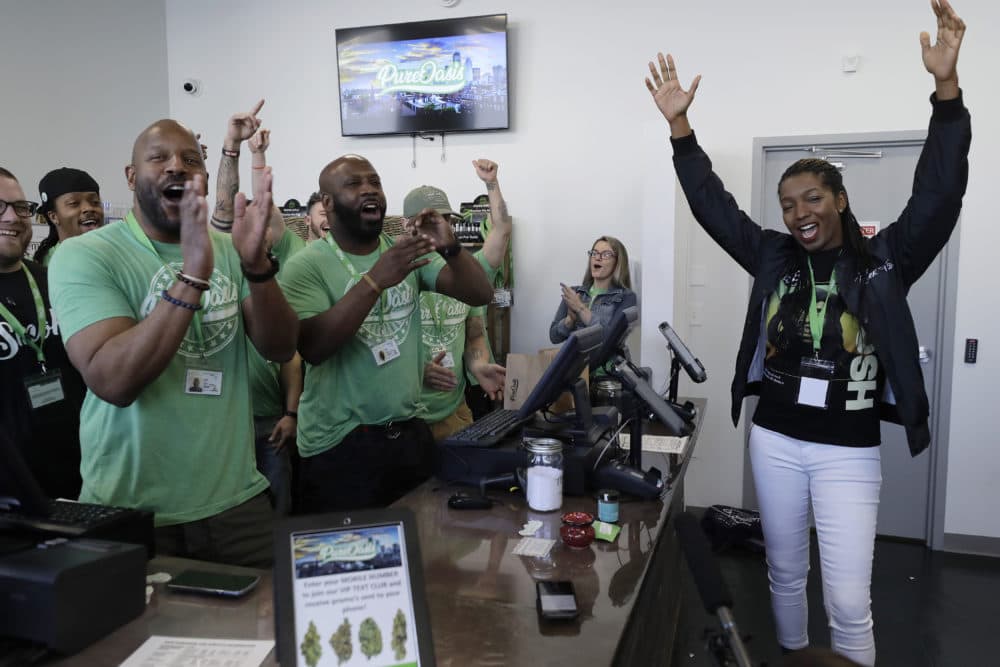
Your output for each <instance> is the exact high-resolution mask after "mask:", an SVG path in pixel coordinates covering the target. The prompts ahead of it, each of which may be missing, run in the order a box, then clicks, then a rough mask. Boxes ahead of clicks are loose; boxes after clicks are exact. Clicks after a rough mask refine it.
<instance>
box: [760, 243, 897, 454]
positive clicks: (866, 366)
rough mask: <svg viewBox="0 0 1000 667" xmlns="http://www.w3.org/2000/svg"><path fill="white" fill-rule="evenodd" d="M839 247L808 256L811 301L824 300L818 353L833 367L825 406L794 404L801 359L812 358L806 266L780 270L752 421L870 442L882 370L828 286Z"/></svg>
mask: <svg viewBox="0 0 1000 667" xmlns="http://www.w3.org/2000/svg"><path fill="white" fill-rule="evenodd" d="M839 255H840V249H834V250H829V251H823V252H819V253H815V254H813V255H811V256H810V259H811V262H812V269H813V275H814V277H815V280H816V303H817V304H818V305H820V306H821V305H822V304H824V303H826V313H825V319H824V324H823V333H822V337H821V339H820V349H819V353H818V357H819V359H821V360H825V361H827V362H831V363H832V364H833V378H832V379H831V380H830V382H829V389H828V392H827V395H826V408H825V409H824V408H820V407H813V406H811V405H803V404H801V403H800V402H799V385H800V381H801V377H800V376H801V367H802V359H803V358H804V357H805V358H808V357H815V356H817V354H816V352H815V350H814V346H813V338H812V334H811V329H810V325H809V317H808V310H809V308H810V307H811V305H810V286H809V274H808V271H803V270H797V271H793V272H791V273H790V274H789V275H786V276H785V277H784V278H783V279H782V280H781V282H780V283H779V285H778V288H777V290H776V291H775V292H774V293H773V294H772V295H771V297H770V300H769V302H768V307H767V314H766V322H767V330H766V331H767V333H766V335H767V356H766V358H765V361H764V376H763V378H762V381H761V391H760V403H759V404H758V406H757V411H756V413H754V417H753V421H754V423H755V424H758V425H760V426H763V427H764V428H767V429H770V430H772V431H777V432H778V433H783V434H785V435H787V436H790V437H793V438H797V439H800V440H807V441H809V442H819V443H828V444H834V445H847V446H854V447H871V446H875V445H878V444H879V443H880V442H881V436H880V430H879V411H878V405H877V402H878V398H879V397H880V396H881V395H882V390H883V387H884V385H885V373H884V371H883V370H882V365H881V364H880V362H879V358H878V355H877V354H876V351H875V347H874V345H873V344H872V342H871V340H870V339H869V338H868V336H867V335H866V332H865V331H864V329H862V327H861V326H860V325H859V323H858V320H857V318H856V317H855V316H854V315H853V314H851V313H849V312H847V310H846V307H845V304H844V301H843V299H841V297H840V295H839V294H838V291H837V290H836V288H835V289H834V290H833V291H831V290H830V278H831V277H832V275H833V266H834V264H835V263H836V261H837V257H839Z"/></svg>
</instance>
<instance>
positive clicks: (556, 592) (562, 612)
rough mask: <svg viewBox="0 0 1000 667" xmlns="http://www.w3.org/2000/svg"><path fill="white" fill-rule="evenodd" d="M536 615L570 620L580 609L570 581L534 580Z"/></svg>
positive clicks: (550, 618) (549, 618)
mask: <svg viewBox="0 0 1000 667" xmlns="http://www.w3.org/2000/svg"><path fill="white" fill-rule="evenodd" d="M535 591H536V592H537V594H538V597H537V600H536V603H537V605H538V615H539V616H541V617H542V618H544V619H548V620H571V619H574V618H576V617H577V616H578V615H579V613H580V611H579V609H577V606H576V591H574V590H573V582H572V581H536V582H535Z"/></svg>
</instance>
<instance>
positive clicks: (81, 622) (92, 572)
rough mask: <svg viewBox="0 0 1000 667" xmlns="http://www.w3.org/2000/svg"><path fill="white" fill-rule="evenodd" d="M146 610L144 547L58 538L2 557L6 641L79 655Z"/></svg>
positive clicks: (0, 606) (0, 614) (0, 592)
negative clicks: (35, 644)
mask: <svg viewBox="0 0 1000 667" xmlns="http://www.w3.org/2000/svg"><path fill="white" fill-rule="evenodd" d="M145 608H146V549H145V548H144V547H142V546H139V545H135V544H125V543H122V542H106V541H104V540H94V539H72V540H67V539H64V538H58V539H54V540H50V541H48V542H43V543H41V544H38V545H37V546H34V547H30V548H27V549H21V550H19V551H15V552H14V553H9V554H5V555H3V556H0V619H2V620H0V635H6V636H8V637H13V638H17V639H23V640H28V641H32V642H36V643H40V644H45V645H46V646H47V647H48V648H49V649H51V650H53V651H56V652H59V653H75V652H77V651H79V650H80V649H82V648H84V647H85V646H87V645H89V644H91V643H93V642H94V641H96V640H98V639H100V638H101V637H103V636H105V635H107V634H108V633H110V632H111V631H112V630H114V629H116V628H118V627H119V626H122V625H124V624H125V623H127V622H128V621H130V620H132V619H133V618H136V617H137V616H139V615H140V614H142V612H143V610H144V609H145Z"/></svg>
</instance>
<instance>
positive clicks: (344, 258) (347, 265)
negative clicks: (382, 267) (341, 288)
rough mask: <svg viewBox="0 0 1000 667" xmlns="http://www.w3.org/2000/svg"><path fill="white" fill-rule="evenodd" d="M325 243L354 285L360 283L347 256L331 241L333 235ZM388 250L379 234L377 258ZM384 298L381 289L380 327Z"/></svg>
mask: <svg viewBox="0 0 1000 667" xmlns="http://www.w3.org/2000/svg"><path fill="white" fill-rule="evenodd" d="M326 242H327V243H329V244H330V247H331V248H333V252H334V254H335V255H337V259H339V260H340V263H341V264H343V265H344V268H345V269H347V273H348V274H350V276H351V278H352V279H353V280H354V282H356V283H358V282H361V274H360V273H358V270H357V269H355V268H354V265H353V264H351V260H349V259H347V255H345V254H344V251H343V250H341V249H340V246H339V245H337V242H336V241H334V240H333V234H327V235H326ZM388 249H389V242H388V240H387V237H386V235H385V234H379V237H378V254H379V257H381V256H382V253H383V252H385V251H386V250H388ZM384 297H385V290H384V289H383V290H382V293H381V294H379V296H378V322H379V326H380V327H381V326H383V325H384V324H385V322H384V320H383V319H382V318H383V313H384V311H385V305H384V301H383V298H384Z"/></svg>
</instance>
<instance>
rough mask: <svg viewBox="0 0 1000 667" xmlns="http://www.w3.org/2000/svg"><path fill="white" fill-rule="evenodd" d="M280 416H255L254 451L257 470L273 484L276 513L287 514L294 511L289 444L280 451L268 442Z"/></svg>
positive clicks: (272, 493)
mask: <svg viewBox="0 0 1000 667" xmlns="http://www.w3.org/2000/svg"><path fill="white" fill-rule="evenodd" d="M278 419H279V417H254V418H253V430H254V453H255V454H256V456H257V470H259V471H260V473H261V474H262V475H264V477H267V481H268V482H269V483H270V484H271V496H272V498H273V501H274V513H275V514H276V515H278V516H286V515H288V514H290V513H291V511H292V461H291V455H290V454H289V451H288V446H286V447H285V448H284V449H282V450H281V451H280V452H276V451H274V447H272V446H271V443H270V442H268V438H270V437H271V432H272V431H273V430H274V426H275V424H277V423H278Z"/></svg>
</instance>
